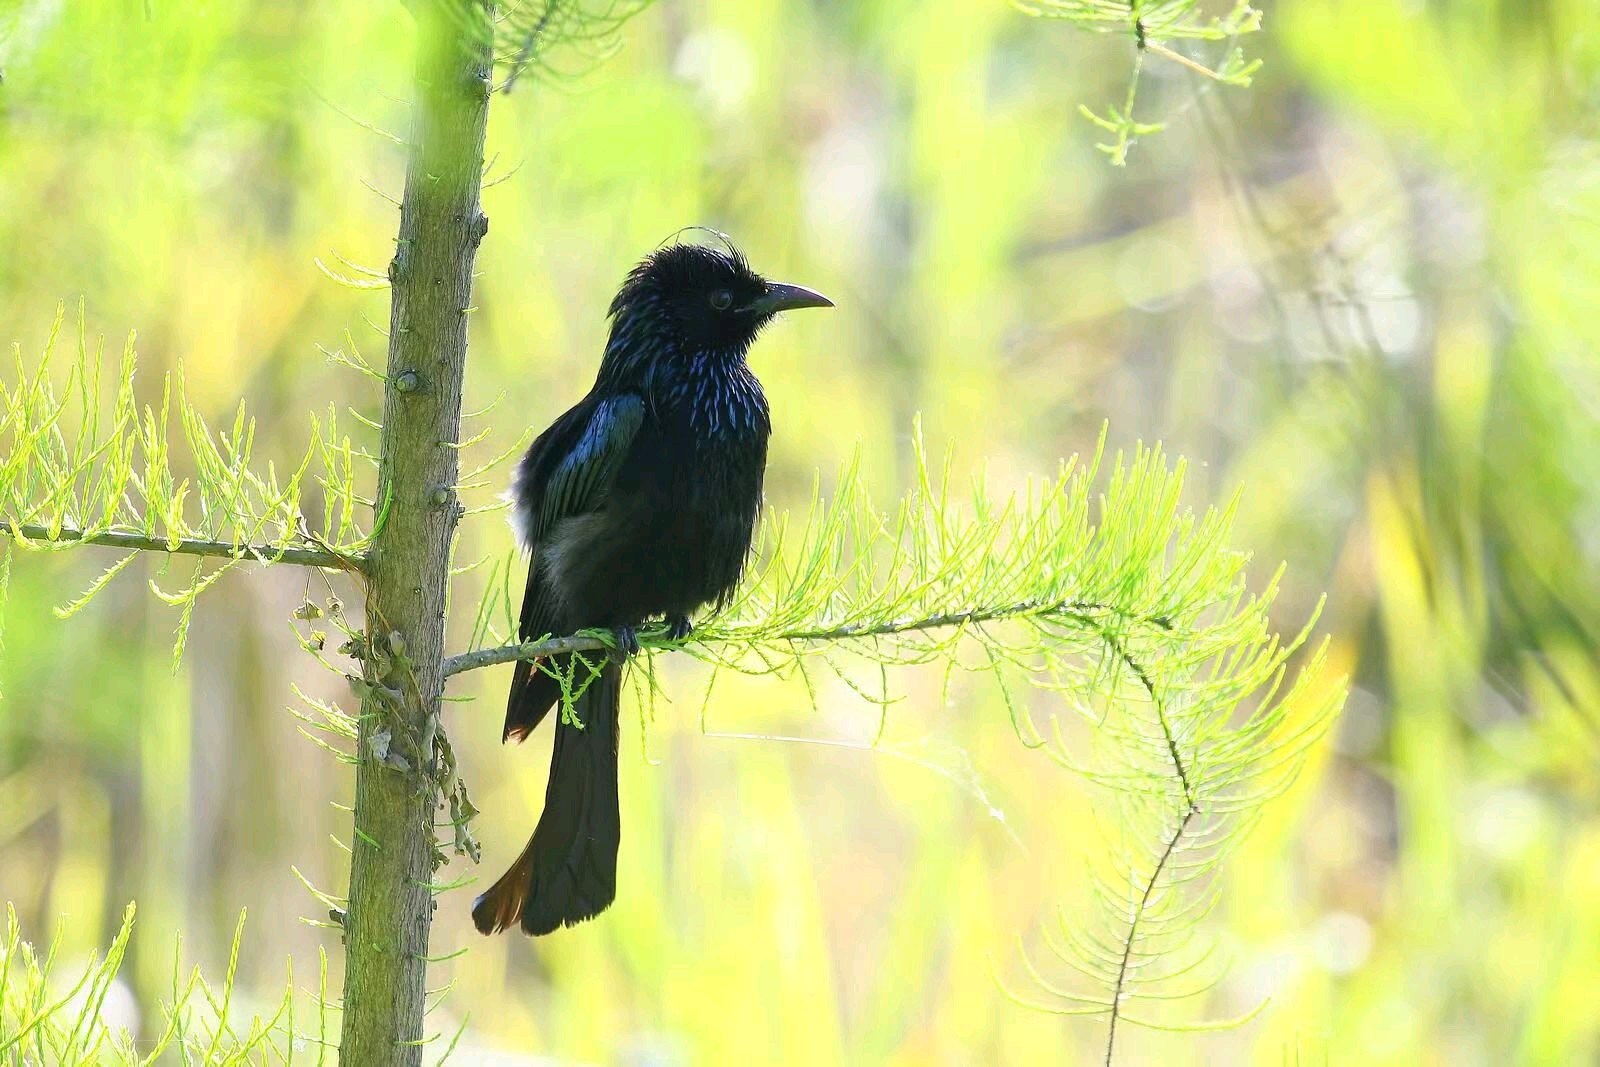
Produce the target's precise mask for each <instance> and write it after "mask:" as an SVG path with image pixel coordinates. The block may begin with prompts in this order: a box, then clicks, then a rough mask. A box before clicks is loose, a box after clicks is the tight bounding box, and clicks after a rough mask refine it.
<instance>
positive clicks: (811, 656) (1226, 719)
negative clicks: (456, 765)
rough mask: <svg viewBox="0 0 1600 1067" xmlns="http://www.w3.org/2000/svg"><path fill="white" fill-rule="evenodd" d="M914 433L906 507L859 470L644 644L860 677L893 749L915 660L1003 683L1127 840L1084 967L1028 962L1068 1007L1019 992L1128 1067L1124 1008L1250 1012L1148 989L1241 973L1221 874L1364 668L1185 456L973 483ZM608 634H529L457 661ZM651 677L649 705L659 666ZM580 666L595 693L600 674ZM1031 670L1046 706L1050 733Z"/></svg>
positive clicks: (1106, 873) (1103, 864) (1085, 932)
mask: <svg viewBox="0 0 1600 1067" xmlns="http://www.w3.org/2000/svg"><path fill="white" fill-rule="evenodd" d="M916 441H917V448H916V453H915V454H916V460H917V462H916V476H917V477H916V487H915V488H914V489H913V490H912V492H911V493H910V494H908V495H907V496H906V497H905V498H904V499H903V500H901V501H900V502H899V504H898V505H897V506H896V507H895V508H893V509H892V510H888V511H885V510H884V509H882V508H881V507H880V506H879V505H878V504H877V503H876V502H875V501H874V500H873V499H872V497H871V495H870V493H869V492H868V491H867V489H866V488H865V486H864V485H863V484H862V483H861V480H860V478H859V476H858V466H857V464H854V463H853V464H851V465H850V466H848V467H846V468H845V470H844V471H843V472H842V474H841V476H840V478H839V481H838V486H837V489H836V490H835V492H834V497H833V499H832V500H824V499H823V498H822V495H821V492H820V490H818V491H817V492H816V493H815V494H814V497H813V501H812V504H811V508H810V512H809V515H808V517H807V518H806V520H805V521H804V522H803V523H794V522H791V520H790V517H789V516H788V515H787V514H779V513H774V514H771V515H769V516H768V519H767V521H766V523H765V524H764V525H763V527H762V533H761V536H760V538H759V542H758V548H757V550H756V563H755V565H754V567H753V572H752V574H751V575H750V576H749V578H748V580H747V581H746V582H745V583H744V585H742V586H741V587H740V590H739V591H738V593H737V594H736V596H735V599H734V600H733V601H732V602H731V603H730V604H729V605H727V607H726V608H725V609H724V610H723V611H721V612H719V613H717V614H715V615H714V616H713V617H711V618H710V619H707V620H705V621H704V622H702V623H700V624H699V626H698V628H697V629H696V631H695V633H694V635H693V636H692V638H691V639H690V640H689V641H688V642H687V643H686V644H683V645H681V646H670V645H669V644H668V643H667V642H666V641H665V640H664V638H657V639H652V638H651V637H650V636H649V635H647V636H646V637H645V639H644V645H645V648H646V650H647V651H648V652H649V653H650V654H651V655H652V656H654V655H655V654H658V653H659V652H660V651H662V650H663V649H665V648H668V647H681V648H682V650H683V651H686V652H688V653H689V654H690V655H692V656H694V657H695V658H697V659H699V660H702V661H703V662H705V663H707V664H709V665H710V667H711V668H712V673H711V679H710V682H709V683H708V687H707V690H706V696H705V701H709V699H710V693H711V691H712V689H714V686H715V681H716V677H717V674H718V673H719V672H722V671H728V670H731V671H737V672H740V673H744V674H751V675H772V676H775V677H779V678H787V677H799V678H802V679H804V681H805V684H806V685H807V688H808V689H809V690H810V691H811V692H812V693H813V694H815V693H816V690H817V686H816V685H815V683H814V681H813V678H812V675H813V674H814V673H816V672H818V671H821V672H822V673H824V674H825V675H826V676H828V677H836V678H839V679H842V680H843V681H844V682H846V683H847V684H848V686H849V687H850V688H851V689H852V690H854V692H856V693H857V694H859V695H860V697H861V698H862V699H864V700H867V701H870V702H872V703H874V704H877V705H878V706H879V708H880V720H879V727H878V731H877V737H876V738H875V740H874V742H873V744H874V746H876V745H877V744H878V743H879V742H881V741H882V740H883V736H884V731H885V728H886V726H887V723H888V717H889V715H890V712H891V708H892V706H893V705H894V704H895V702H896V701H897V700H898V699H900V698H899V697H897V695H896V692H895V689H894V672H895V671H896V670H897V669H900V668H906V667H918V666H928V665H931V666H934V667H936V668H937V669H939V670H941V671H942V672H943V675H944V680H945V690H946V692H948V690H949V687H950V685H951V680H952V678H953V677H954V676H955V675H956V674H957V673H958V672H960V673H964V674H968V675H974V676H977V677H980V678H987V679H989V680H991V681H992V683H993V684H995V685H996V686H998V687H999V690H1000V692H1001V693H1002V694H1003V696H1004V697H1005V703H1006V706H1007V707H1008V709H1009V710H1010V718H1011V727H1012V728H1013V729H1014V730H1015V732H1016V734H1017V737H1018V739H1019V740H1020V741H1021V742H1022V743H1023V744H1024V745H1027V746H1028V747H1030V748H1033V749H1036V750H1038V751H1039V752H1040V753H1041V754H1042V755H1043V756H1046V757H1048V758H1050V759H1052V760H1054V761H1055V762H1056V763H1058V764H1060V765H1061V766H1062V767H1063V768H1066V769H1068V770H1070V771H1072V772H1073V773H1075V774H1077V775H1079V776H1081V777H1082V778H1083V779H1085V780H1087V781H1088V782H1089V783H1091V784H1092V785H1093V786H1095V787H1097V796H1098V798H1099V800H1098V803H1097V810H1098V812H1099V817H1100V821H1101V824H1102V837H1103V839H1104V844H1105V846H1106V847H1104V848H1102V849H1099V850H1098V851H1096V852H1094V853H1091V854H1090V855H1089V856H1088V857H1087V859H1088V861H1089V862H1090V867H1089V869H1088V870H1087V872H1086V873H1087V874H1088V876H1089V877H1090V878H1091V880H1092V893H1091V899H1092V907H1091V909H1090V911H1089V912H1088V913H1087V914H1068V913H1065V912H1063V914H1062V915H1061V921H1060V923H1059V925H1058V928H1057V929H1054V930H1049V931H1045V933H1044V942H1045V944H1046V945H1047V946H1048V949H1049V951H1050V953H1051V954H1052V956H1053V957H1054V958H1055V959H1056V961H1057V963H1058V965H1059V966H1060V968H1061V969H1063V970H1065V971H1066V972H1068V974H1069V975H1070V976H1071V978H1072V979H1073V980H1074V981H1075V984H1073V985H1067V984H1063V982H1062V981H1061V980H1059V979H1054V978H1052V977H1049V976H1047V974H1046V970H1045V969H1043V968H1041V967H1040V966H1039V964H1038V963H1036V962H1035V961H1034V960H1033V959H1032V958H1031V957H1030V956H1029V955H1028V954H1027V953H1024V954H1023V957H1022V965H1023V967H1024V969H1025V971H1026V973H1027V974H1028V976H1029V978H1030V979H1031V981H1032V982H1033V984H1034V985H1035V986H1036V987H1037V993H1039V994H1043V995H1044V997H1045V998H1046V999H1042V1000H1041V999H1039V998H1038V997H1037V996H1034V997H1032V998H1029V997H1025V996H1023V995H1021V994H1012V997H1013V999H1014V1000H1017V1001H1018V1002H1021V1003H1027V1004H1028V1005H1029V1006H1032V1007H1037V1008H1040V1009H1041V1010H1045V1011H1050V1012H1056V1013H1060V1014H1069V1015H1092V1016H1099V1017H1103V1018H1104V1019H1105V1020H1106V1023H1107V1039H1106V1048H1107V1055H1108V1060H1109V1056H1110V1052H1111V1050H1112V1048H1113V1047H1114V1043H1115V1038H1116V1030H1117V1026H1118V1023H1119V1022H1123V1021H1125V1022H1128V1023H1130V1024H1136V1025H1145V1026H1153V1027H1158V1028H1166V1029H1171V1028H1174V1027H1175V1026H1176V1027H1179V1028H1189V1029H1198V1028H1205V1027H1215V1026H1221V1025H1231V1024H1232V1023H1234V1022H1237V1021H1240V1020H1238V1019H1234V1020H1225V1021H1221V1022H1202V1023H1188V1024H1183V1023H1173V1022H1171V1021H1169V1020H1167V1019H1165V1018H1158V1017H1156V1016H1154V1015H1152V1014H1150V1013H1148V1012H1145V1011H1142V1010H1141V1009H1140V1007H1139V1005H1140V1004H1141V1003H1144V1004H1148V1003H1150V1002H1156V1001H1170V1000H1181V999H1187V998H1190V997H1197V996H1199V995H1201V994H1203V993H1205V992H1206V991H1208V990H1209V989H1211V988H1212V987H1213V986H1215V984H1216V983H1217V982H1218V981H1219V980H1220V979H1221V978H1222V976H1223V974H1224V972H1225V963H1224V961H1222V960H1221V959H1219V958H1218V957H1217V955H1216V953H1215V951H1214V945H1213V944H1212V943H1211V942H1210V941H1209V940H1208V939H1207V938H1205V937H1203V936H1201V931H1202V928H1203V921H1204V920H1205V918H1206V917H1207V915H1208V914H1209V913H1210V911H1211V909H1212V907H1213V906H1214V904H1215V902H1216V899H1217V892H1218V883H1217V881H1216V878H1215V875H1216V873H1217V871H1218V869H1219V867H1220V865H1221V864H1222V862H1223V860H1224V859H1225V858H1226V856H1227V853H1228V851H1229V849H1230V848H1231V847H1232V846H1233V845H1234V844H1236V843H1237V842H1238V841H1239V840H1240V839H1242V838H1243V837H1244V836H1245V835H1246V834H1248V832H1249V831H1250V829H1251V828H1252V826H1253V825H1254V824H1255V822H1256V820H1257V818H1258V817H1259V815H1260V814H1261V812H1262V811H1263V809H1264V808H1265V806H1266V805H1267V804H1268V803H1269V802H1270V801H1271V800H1273V799H1274V798H1275V797H1277V796H1278V795H1279V794H1281V793H1282V792H1283V791H1284V790H1285V789H1286V788H1288V786H1289V785H1290V784H1291V783H1292V782H1293V781H1294V780H1295V777H1296V775H1297V774H1298V772H1299V770H1300V768H1301V766H1302V765H1303V763H1304V760H1305V757H1306V755H1307V752H1308V750H1309V747H1310V745H1311V744H1312V742H1314V741H1315V740H1316V739H1317V738H1319V737H1320V736H1322V734H1323V733H1324V732H1325V731H1326V729H1327V728H1328V726H1329V724H1330V723H1331V722H1332V720H1333V717H1334V715H1335V714H1336V712H1337V710H1338V707H1339V705H1340V703H1341V701H1342V696H1343V691H1342V685H1341V684H1339V683H1337V682H1334V683H1330V682H1328V681H1327V680H1326V679H1323V678H1322V677H1321V672H1322V670H1323V668H1324V666H1325V662H1324V656H1323V653H1322V651H1321V650H1320V649H1318V650H1316V651H1315V652H1312V653H1310V654H1308V655H1306V656H1305V657H1303V658H1304V662H1303V663H1302V664H1300V665H1299V667H1298V669H1296V670H1294V671H1293V672H1292V677H1291V671H1290V660H1291V658H1292V657H1294V656H1295V655H1296V653H1297V652H1300V651H1301V650H1302V648H1303V646H1304V644H1305V641H1306V638H1307V636H1308V634H1309V631H1310V623H1307V625H1306V627H1305V628H1303V629H1302V630H1301V631H1300V632H1299V633H1297V634H1296V635H1294V636H1293V637H1292V638H1291V639H1289V640H1287V641H1284V640H1280V639H1279V637H1278V636H1277V635H1276V634H1275V633H1274V632H1273V629H1272V626H1271V623H1270V620H1269V610H1270V608H1271V605H1272V602H1273V599H1274V596H1275V594H1276V591H1277V586H1278V575H1276V574H1275V575H1273V577H1272V579H1271V581H1269V582H1268V583H1267V585H1266V587H1265V588H1264V589H1262V590H1261V591H1259V592H1257V593H1251V592H1250V591H1249V589H1248V587H1247V584H1246V568H1247V564H1248V563H1249V556H1248V555H1247V554H1245V553H1242V552H1239V551H1236V550H1233V549H1232V548H1230V547H1229V545H1228V538H1229V532H1230V527H1231V520H1232V514H1233V507H1232V505H1230V506H1229V507H1227V508H1223V509H1216V508H1211V509H1207V510H1206V511H1204V512H1203V513H1200V514H1196V513H1195V512H1193V511H1192V510H1190V509H1188V508H1186V507H1184V506H1183V504H1182V503H1181V496H1182V486H1183V464H1182V463H1181V462H1180V463H1178V464H1177V465H1176V466H1169V465H1168V463H1167V462H1166V459H1165V457H1164V456H1163V454H1162V452H1161V450H1160V449H1159V448H1143V447H1141V448H1139V449H1137V450H1136V451H1135V452H1134V454H1133V455H1132V456H1131V457H1125V456H1122V455H1117V456H1115V457H1114V458H1112V459H1111V461H1110V462H1109V464H1107V463H1106V461H1105V456H1104V452H1103V444H1102V448H1101V449H1100V450H1097V451H1096V453H1095V454H1094V455H1093V456H1092V457H1091V458H1090V459H1089V460H1088V461H1087V462H1080V461H1078V460H1077V459H1073V460H1071V461H1068V462H1067V463H1065V464H1064V465H1063V466H1062V469H1061V470H1060V471H1059V472H1058V473H1057V474H1056V475H1055V476H1054V477H1053V478H1047V479H1041V480H1037V481H1034V482H1032V483H1030V484H1028V485H1026V486H1025V487H1023V488H1022V489H1020V490H1019V491H1018V492H1016V493H1013V494H1011V495H1009V496H1006V497H1004V498H996V497H995V496H993V495H992V494H991V493H990V492H989V491H988V489H987V487H986V486H985V484H984V481H983V479H981V478H979V479H976V480H974V482H973V483H972V484H971V485H970V486H969V487H967V488H966V489H965V490H964V491H963V490H959V489H956V488H953V487H952V484H951V481H952V479H951V462H950V459H949V457H946V459H945V460H944V462H943V463H942V464H937V465H935V464H932V463H930V462H929V461H928V458H927V456H926V453H925V452H924V450H923V448H922V446H921V435H920V433H919V434H918V435H917V436H916ZM1107 466H1109V468H1110V470H1109V473H1108V474H1107V473H1103V472H1104V470H1105V468H1106V467H1107ZM493 585H494V583H493V582H491V587H492V588H491V590H490V592H489V594H488V597H487V598H486V601H485V603H484V604H481V605H480V607H479V611H478V617H479V619H480V620H481V619H483V618H484V617H485V616H486V615H488V614H491V613H495V614H502V615H503V617H504V621H505V623H506V625H507V626H510V625H511V624H512V620H513V618H514V616H512V615H511V612H512V611H513V610H514V609H515V604H514V602H513V601H514V593H513V592H511V591H509V590H508V589H507V588H506V587H505V586H501V587H499V588H498V589H496V588H493ZM491 601H492V602H493V604H492V606H491ZM1313 621H1314V620H1313ZM608 639H609V638H608V636H607V635H603V634H599V633H596V634H594V635H593V636H592V637H589V638H586V639H585V638H580V639H579V640H578V641H573V640H571V639H563V638H553V639H550V640H546V641H541V642H532V643H528V644H512V645H507V646H503V647H501V648H497V649H491V650H487V651H486V652H475V653H468V654H467V655H463V656H459V657H456V658H455V660H453V661H451V663H447V666H446V670H447V671H449V670H451V669H452V664H453V665H454V666H455V668H456V669H466V668H468V667H471V666H478V665H481V664H482V663H484V662H496V661H502V660H507V659H515V658H523V657H527V656H530V655H535V654H539V653H541V652H548V651H554V650H557V649H561V650H573V649H577V650H584V649H592V650H599V649H601V648H603V647H604V644H605V642H606V641H607V640H608ZM600 658H601V657H600V656H599V655H596V656H595V657H594V661H593V662H591V663H589V666H590V667H595V666H597V665H598V661H599V659H600ZM579 673H585V674H586V673H587V672H582V671H581V668H580V671H579ZM634 677H635V679H636V680H639V679H645V680H646V681H645V683H644V684H643V688H644V690H645V692H644V696H645V698H646V701H647V703H648V702H649V701H650V699H651V698H653V697H654V696H655V695H656V693H657V685H656V682H655V679H656V677H657V674H656V672H655V671H654V670H652V669H649V668H648V666H647V667H646V669H644V670H638V671H635V674H634ZM561 681H562V683H563V688H564V689H565V690H566V691H568V692H569V693H573V692H578V691H581V689H582V687H583V685H585V684H587V683H588V681H589V677H587V676H585V677H581V678H578V679H572V678H563V679H561ZM1030 687H1031V688H1032V689H1033V690H1036V691H1038V692H1039V693H1041V694H1042V697H1043V699H1044V700H1045V701H1046V702H1047V703H1046V708H1047V710H1045V711H1044V712H1043V715H1044V721H1045V722H1046V723H1047V724H1048V725H1047V727H1046V729H1044V730H1041V729H1040V722H1039V719H1038V716H1037V715H1036V714H1035V713H1034V710H1033V709H1034V708H1035V707H1037V706H1038V703H1039V701H1037V700H1031V699H1029V698H1028V697H1027V696H1026V693H1027V691H1028V689H1029V688H1030ZM705 707H706V703H705V702H702V704H701V709H702V712H701V713H702V725H704V709H705ZM565 713H566V714H568V715H569V716H570V714H571V711H570V706H569V708H568V709H567V710H566V712H565ZM1130 1006H1132V1010H1130Z"/></svg>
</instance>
